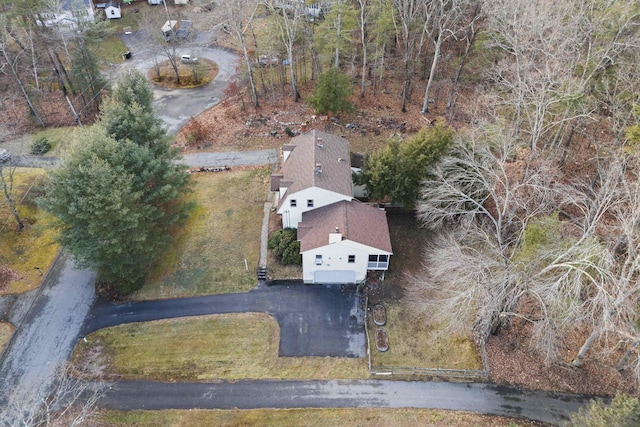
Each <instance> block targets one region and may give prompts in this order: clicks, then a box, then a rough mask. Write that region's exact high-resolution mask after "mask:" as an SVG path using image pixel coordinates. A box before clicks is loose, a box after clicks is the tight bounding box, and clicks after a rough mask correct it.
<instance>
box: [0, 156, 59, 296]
mask: <svg viewBox="0 0 640 427" xmlns="http://www.w3.org/2000/svg"><path fill="white" fill-rule="evenodd" d="M4 174H5V176H7V175H8V170H5V171H4ZM43 179H44V171H43V170H42V169H28V168H18V169H17V170H16V172H15V175H14V184H13V186H14V189H13V195H12V197H13V200H14V202H15V203H16V205H17V208H18V212H19V214H20V217H21V218H22V220H23V222H24V224H25V228H24V229H23V230H22V231H17V228H16V223H15V220H14V218H13V216H12V214H11V210H10V208H9V204H8V202H7V200H6V199H5V198H4V195H2V196H0V266H5V267H7V268H8V269H10V270H11V274H10V275H8V276H7V277H9V278H10V280H8V281H7V283H0V294H11V293H18V292H25V291H28V290H31V289H34V288H37V287H38V286H39V285H40V283H41V282H42V278H43V275H44V273H45V272H46V271H47V270H48V269H49V266H50V265H51V264H52V263H53V260H54V259H55V257H56V254H57V253H58V249H59V246H58V245H57V244H56V243H55V242H54V240H53V236H54V231H53V230H52V229H51V228H49V227H48V221H50V218H49V217H48V216H47V215H46V214H45V213H44V212H42V211H41V210H39V209H38V207H37V206H36V203H35V198H36V197H37V196H38V195H39V189H40V187H39V185H40V183H41V182H42V180H43Z"/></svg>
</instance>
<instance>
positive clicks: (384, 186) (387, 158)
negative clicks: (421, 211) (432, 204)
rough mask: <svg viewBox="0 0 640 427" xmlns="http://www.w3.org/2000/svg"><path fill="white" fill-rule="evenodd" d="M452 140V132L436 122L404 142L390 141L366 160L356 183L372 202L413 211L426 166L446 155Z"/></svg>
mask: <svg viewBox="0 0 640 427" xmlns="http://www.w3.org/2000/svg"><path fill="white" fill-rule="evenodd" d="M453 137H454V132H453V129H451V128H450V127H448V126H447V125H446V124H445V123H444V122H437V123H436V124H435V125H434V126H433V127H430V128H423V129H422V130H421V131H420V132H419V133H418V134H417V135H415V136H413V137H411V138H409V139H407V140H406V141H401V140H399V139H397V138H391V139H390V140H389V141H388V142H387V145H386V147H385V148H384V149H382V150H381V151H379V152H377V153H375V154H373V155H372V156H370V157H369V158H368V159H367V162H366V164H365V167H364V169H363V171H362V174H361V175H359V176H356V177H355V178H356V182H358V183H360V184H362V185H365V186H366V189H367V194H368V195H369V198H370V199H372V200H385V199H387V200H390V201H392V202H397V203H402V204H403V205H404V207H405V208H406V209H413V207H414V206H415V204H416V201H417V200H418V197H419V195H420V186H421V183H422V181H423V180H424V179H425V178H426V177H427V170H428V168H429V166H432V165H434V164H436V163H437V162H438V160H440V158H441V157H442V156H443V155H444V154H446V153H447V151H448V150H449V149H450V147H451V145H452V144H453Z"/></svg>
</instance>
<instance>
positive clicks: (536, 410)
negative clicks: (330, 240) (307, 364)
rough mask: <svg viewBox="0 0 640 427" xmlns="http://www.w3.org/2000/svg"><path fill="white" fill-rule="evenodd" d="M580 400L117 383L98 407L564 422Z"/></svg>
mask: <svg viewBox="0 0 640 427" xmlns="http://www.w3.org/2000/svg"><path fill="white" fill-rule="evenodd" d="M587 403H588V399H587V398H585V397H583V396H576V395H569V394H559V393H545V392H537V391H528V390H519V389H515V388H511V387H501V386H495V385H490V384H463V383H446V382H406V381H375V380H369V381H237V382H233V383H228V382H221V383H215V384H212V383H159V382H151V381H120V382H118V383H116V384H115V385H114V386H113V389H112V390H110V391H109V392H107V395H106V396H105V398H104V399H103V400H101V402H100V405H101V406H104V407H107V408H111V409H118V410H133V409H145V410H159V409H193V408H200V409H235V408H238V409H254V408H364V407H377V408H432V409H447V410H460V411H471V412H480V413H485V414H494V415H502V416H508V417H518V418H529V419H532V420H536V421H542V422H545V423H551V424H559V423H560V422H562V421H566V420H567V419H568V417H569V414H570V413H571V412H576V411H577V410H578V409H579V408H580V407H582V406H584V405H585V404H587Z"/></svg>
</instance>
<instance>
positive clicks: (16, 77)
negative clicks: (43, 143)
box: [2, 48, 47, 127]
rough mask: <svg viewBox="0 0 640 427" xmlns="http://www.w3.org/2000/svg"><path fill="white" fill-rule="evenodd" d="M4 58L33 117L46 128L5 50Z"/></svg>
mask: <svg viewBox="0 0 640 427" xmlns="http://www.w3.org/2000/svg"><path fill="white" fill-rule="evenodd" d="M2 56H4V59H5V61H6V63H7V65H8V66H9V69H10V70H11V74H13V77H14V78H15V79H16V82H17V83H18V87H19V88H20V92H22V96H24V99H25V100H26V101H27V105H28V106H29V110H31V112H32V113H33V116H34V117H35V118H36V120H38V123H40V125H41V126H42V127H46V126H47V125H46V124H45V122H44V120H42V118H41V117H40V114H38V111H37V110H36V107H35V106H34V105H33V103H32V102H31V97H30V96H29V94H28V93H27V89H26V88H25V87H24V84H23V83H22V80H21V79H20V76H19V75H18V71H17V70H16V68H15V64H14V63H13V62H11V61H10V59H9V56H8V55H7V51H6V50H5V49H4V48H3V49H2Z"/></svg>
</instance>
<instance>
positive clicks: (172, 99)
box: [109, 30, 239, 133]
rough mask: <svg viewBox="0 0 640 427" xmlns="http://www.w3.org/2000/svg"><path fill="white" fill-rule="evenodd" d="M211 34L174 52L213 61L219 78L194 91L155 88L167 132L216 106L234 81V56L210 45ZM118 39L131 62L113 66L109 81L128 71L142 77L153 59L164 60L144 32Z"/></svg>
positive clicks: (206, 34) (200, 37)
mask: <svg viewBox="0 0 640 427" xmlns="http://www.w3.org/2000/svg"><path fill="white" fill-rule="evenodd" d="M212 37H213V35H212V33H207V32H205V33H200V34H198V35H197V37H196V38H195V41H194V42H190V43H185V44H183V45H181V46H180V47H178V48H177V49H176V54H177V55H180V54H182V53H188V54H191V55H194V56H195V57H198V58H205V59H209V60H211V61H214V62H215V63H216V64H217V65H218V75H217V76H216V77H215V79H213V81H211V82H210V83H209V84H207V85H205V86H202V87H198V88H194V89H165V88H160V87H157V86H155V87H154V90H153V92H154V104H153V105H154V107H155V110H156V112H157V113H158V115H159V116H160V117H161V118H162V120H163V121H164V122H165V123H166V124H167V129H168V130H169V133H175V132H177V131H178V130H179V129H180V128H181V127H182V126H184V125H185V124H186V123H187V121H188V120H189V118H190V117H196V116H197V115H199V114H200V113H202V112H203V111H205V110H206V109H208V108H211V107H213V106H214V105H217V104H218V103H219V102H220V100H221V99H222V98H223V97H224V89H225V88H226V87H227V85H228V84H229V83H230V82H231V81H232V80H233V79H234V76H235V72H236V66H237V61H238V59H239V57H238V55H236V53H234V52H232V51H230V50H228V49H224V48H221V47H217V46H211V45H210V41H211V39H212ZM120 39H121V40H122V41H123V42H124V44H125V45H126V46H127V48H128V49H129V50H130V51H131V52H133V55H132V57H131V59H129V60H127V62H126V63H125V64H124V66H122V67H114V68H113V71H112V72H111V73H110V75H109V78H110V79H112V81H113V82H117V79H118V77H119V76H120V75H121V74H122V73H123V72H125V71H126V70H128V69H130V68H135V69H137V70H139V71H140V72H142V73H144V74H145V75H146V74H147V72H148V71H149V70H150V69H152V68H153V66H154V59H156V60H158V61H159V62H162V61H165V60H166V59H167V58H166V56H164V55H163V54H162V49H161V48H160V46H158V44H157V42H156V41H155V40H153V38H152V37H149V36H148V35H147V34H146V32H145V31H144V30H140V31H136V32H134V33H132V34H121V35H120Z"/></svg>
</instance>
